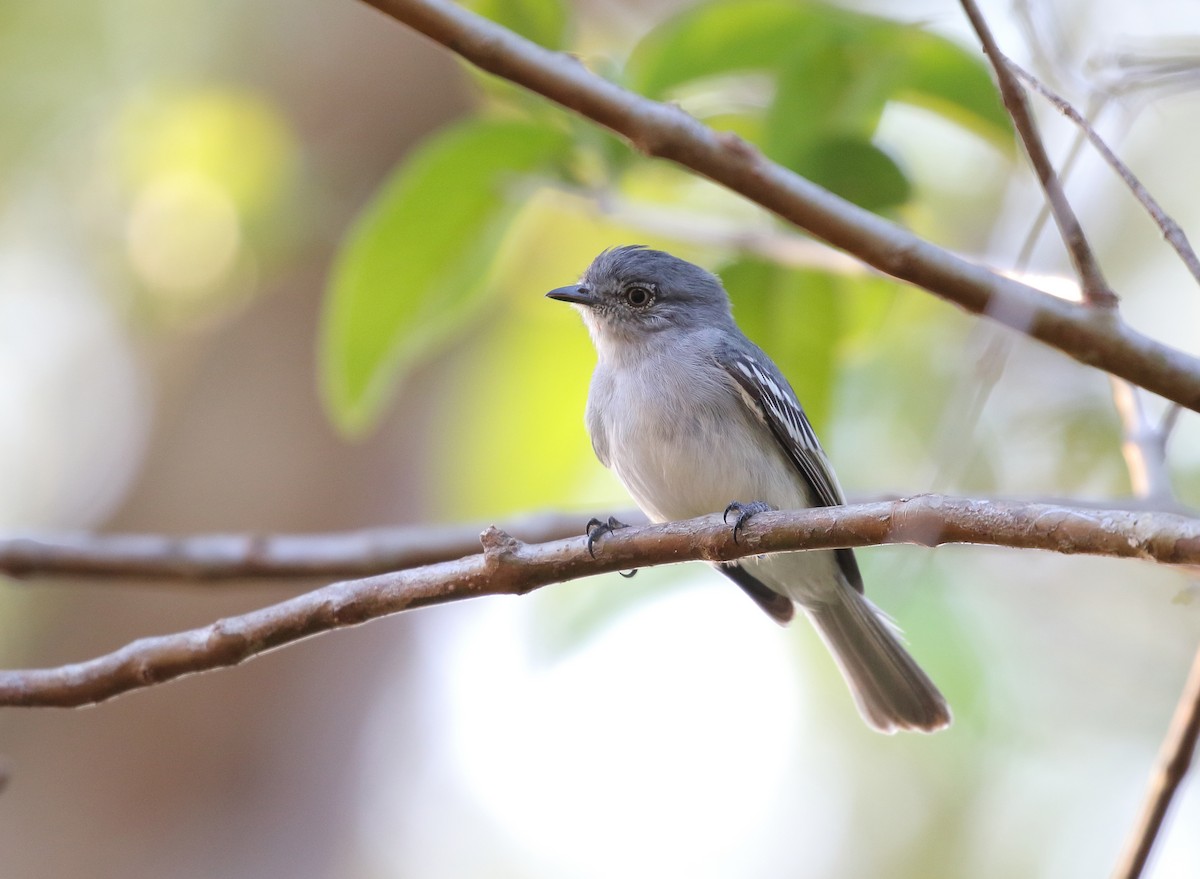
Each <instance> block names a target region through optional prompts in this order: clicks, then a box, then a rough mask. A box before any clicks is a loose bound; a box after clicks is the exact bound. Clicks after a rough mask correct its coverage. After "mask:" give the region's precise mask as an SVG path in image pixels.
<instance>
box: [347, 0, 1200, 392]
mask: <svg viewBox="0 0 1200 879" xmlns="http://www.w3.org/2000/svg"><path fill="white" fill-rule="evenodd" d="M364 2H367V3H369V4H370V5H371V6H374V7H375V8H377V9H379V10H381V11H382V12H384V13H386V14H388V15H390V16H392V17H393V18H396V19H398V20H399V21H401V22H403V23H405V24H407V25H409V26H410V27H412V28H413V29H415V30H417V31H419V32H421V33H423V34H425V35H426V36H427V37H429V38H430V39H433V40H435V41H437V42H439V43H441V44H443V45H444V46H446V47H447V48H449V49H450V50H451V51H454V52H456V53H458V54H459V55H461V56H462V57H463V58H465V59H466V60H468V61H470V62H471V63H473V64H475V65H477V66H478V67H480V68H482V69H483V70H486V71H488V72H489V73H493V74H495V75H497V76H500V77H503V78H504V79H507V80H509V81H511V82H514V83H516V84H518V85H521V86H523V87H525V88H527V89H529V90H530V91H533V92H537V93H538V94H541V95H543V96H544V97H546V98H549V99H550V100H552V101H555V102H557V103H559V104H561V105H562V106H564V107H566V108H567V109H569V110H572V111H574V112H575V113H578V114H579V115H581V116H584V117H586V118H588V119H591V120H593V121H594V122H596V123H598V124H600V125H602V126H604V127H606V128H609V129H611V130H612V131H614V132H616V133H618V134H620V135H623V136H624V137H626V138H627V139H628V140H629V141H630V142H632V143H633V145H634V146H635V147H636V148H638V149H640V150H642V151H643V152H644V153H646V154H648V155H651V156H657V157H660V158H664V159H668V160H670V161H673V162H675V163H677V164H679V165H681V166H683V167H686V168H690V169H691V170H693V171H695V172H696V173H698V174H701V175H702V176H704V177H707V178H709V179H710V180H713V181H715V182H717V183H720V184H721V185H723V186H725V187H727V188H729V189H731V190H733V191H734V192H738V193H740V194H741V195H743V196H745V197H746V198H748V199H750V200H751V201H754V202H756V203H758V204H759V205H761V206H763V207H765V208H766V209H767V210H770V211H772V212H774V213H776V214H778V215H779V216H780V217H782V218H783V219H785V220H787V221H789V222H791V223H793V224H795V225H796V226H798V227H799V228H801V229H804V230H805V231H807V232H809V233H810V234H812V235H814V236H816V237H817V238H820V239H821V240H823V241H825V242H827V243H829V244H831V245H833V246H834V247H837V248H838V249H840V250H845V251H847V252H849V253H851V254H853V255H854V256H856V257H857V258H859V259H861V260H862V261H863V262H865V263H867V264H868V265H871V266H874V267H875V268H877V269H879V270H880V271H882V272H884V273H885V274H888V275H891V276H893V277H895V278H899V279H901V280H903V281H908V282H909V283H912V284H915V285H917V286H919V287H923V288H925V289H926V290H929V291H931V292H933V293H935V294H937V295H938V296H941V297H942V298H944V299H946V300H948V301H950V302H953V303H955V304H957V305H959V306H960V307H962V308H964V309H966V310H967V311H969V312H972V313H974V314H979V315H983V316H986V317H988V318H990V319H991V320H994V321H997V322H999V323H1002V324H1004V325H1006V326H1009V327H1011V328H1013V329H1016V330H1018V331H1020V332H1022V333H1025V334H1027V335H1029V336H1031V337H1033V338H1035V339H1038V340H1040V341H1042V342H1044V343H1046V344H1047V345H1050V346H1052V347H1054V348H1057V349H1058V350H1060V351H1062V352H1064V353H1066V354H1068V355H1069V356H1071V357H1073V358H1075V359H1076V360H1078V361H1080V362H1081V363H1085V364H1088V365H1090V366H1096V367H1099V368H1101V369H1103V370H1105V371H1106V372H1110V373H1112V374H1114V375H1117V376H1120V377H1122V378H1125V379H1127V380H1129V381H1131V382H1133V383H1134V384H1137V385H1140V386H1141V387H1144V388H1146V389H1147V390H1149V391H1153V392H1154V393H1156V394H1159V395H1160V396H1162V397H1165V398H1167V399H1168V400H1173V401H1175V402H1177V403H1179V404H1180V405H1182V406H1185V407H1187V408H1189V409H1193V410H1196V411H1200V359H1197V358H1196V357H1193V356H1191V355H1189V354H1185V353H1184V352H1182V351H1178V350H1176V349H1173V348H1169V347H1167V346H1165V345H1162V344H1159V343H1158V342H1155V341H1154V340H1152V339H1150V338H1148V337H1146V336H1143V335H1141V334H1140V333H1137V332H1135V331H1134V330H1132V329H1131V328H1130V327H1129V326H1127V325H1126V324H1125V323H1124V322H1123V321H1121V319H1120V318H1119V316H1117V315H1116V314H1113V313H1112V312H1111V310H1110V309H1088V308H1083V307H1080V306H1079V305H1078V304H1076V303H1070V302H1064V301H1062V300H1060V299H1056V298H1055V297H1053V296H1049V295H1047V294H1045V293H1042V292H1041V291H1038V290H1035V289H1033V288H1032V287H1029V286H1027V285H1025V284H1021V283H1019V282H1017V281H1014V280H1012V279H1009V278H1004V277H1001V276H999V275H997V274H995V273H994V272H991V271H989V270H987V269H985V268H983V267H982V266H979V265H975V264H973V263H970V262H968V261H966V260H964V259H962V258H960V257H958V256H955V255H954V254H952V253H950V252H948V251H946V250H944V249H942V248H939V247H937V246H935V245H933V244H930V243H928V242H926V241H923V240H921V239H920V238H917V237H916V236H915V235H913V234H912V233H910V232H908V231H907V230H904V229H901V228H900V227H899V226H896V225H895V224H893V223H890V222H888V221H887V220H885V219H883V218H882V217H879V216H877V215H875V214H872V213H871V212H869V211H866V210H863V209H862V208H859V207H857V206H856V205H852V204H850V203H849V202H847V201H844V200H843V199H840V198H838V197H837V196H834V195H833V194H831V193H829V192H827V191H826V190H824V189H822V188H821V187H819V186H817V185H816V184H814V183H812V182H810V181H808V180H805V179H804V178H802V177H800V176H798V175H796V174H794V173H793V172H791V171H789V170H787V169H786V168H783V167H781V166H779V165H777V164H775V163H773V162H771V161H769V160H767V159H766V158H765V157H764V156H763V155H762V154H761V153H760V152H759V151H758V150H757V149H755V148H754V147H753V146H751V145H749V144H747V143H746V142H745V141H743V140H741V139H740V138H738V137H736V136H734V135H732V134H728V133H723V134H718V133H717V132H715V131H713V130H712V129H710V128H708V127H707V126H705V125H703V124H701V123H700V122H699V121H697V120H696V119H694V118H692V117H691V116H689V115H688V114H687V113H685V112H684V111H683V110H681V109H680V108H678V107H675V106H672V105H668V104H661V103H658V102H656V101H651V100H649V99H647V98H643V97H641V96H639V95H635V94H633V93H632V92H629V91H626V90H625V89H622V88H621V87H619V86H617V85H614V84H613V83H611V82H608V81H607V80H605V79H602V78H601V77H599V76H597V75H596V74H594V73H592V72H590V71H589V70H587V69H586V68H585V67H584V66H583V65H582V64H580V63H579V61H577V60H576V59H574V58H572V57H570V56H568V55H565V54H562V53H559V52H551V51H549V50H547V49H543V48H542V47H540V46H538V45H536V44H534V43H531V42H529V41H528V40H525V39H523V38H521V37H518V36H517V35H516V34H513V33H511V32H510V31H508V30H506V29H504V28H503V27H500V26H498V25H496V24H493V23H492V22H490V21H488V20H487V19H484V18H481V17H480V16H478V15H475V14H474V13H472V12H469V11H468V10H466V9H463V8H461V7H459V6H456V5H454V4H452V3H448V2H445V0H364Z"/></svg>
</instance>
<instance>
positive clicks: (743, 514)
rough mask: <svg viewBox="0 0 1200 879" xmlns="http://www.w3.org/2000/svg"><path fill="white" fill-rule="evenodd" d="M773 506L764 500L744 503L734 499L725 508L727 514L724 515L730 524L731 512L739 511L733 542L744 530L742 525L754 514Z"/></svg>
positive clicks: (734, 527) (736, 540)
mask: <svg viewBox="0 0 1200 879" xmlns="http://www.w3.org/2000/svg"><path fill="white" fill-rule="evenodd" d="M770 509H773V507H772V506H771V505H770V504H768V503H765V502H763V501H753V502H751V503H748V504H743V503H741V502H740V501H734V502H733V503H731V504H730V505H729V506H727V507H726V508H725V515H724V516H723V517H722V518H723V519H724V521H725V524H727V525H728V524H729V514H730V513H737V520H736V521H735V522H734V523H733V542H734V543H737V542H738V532H739V531H741V530H742V526H743V525H745V524H746V523H747V522H749V521H750V518H751V517H752V516H756V515H758V514H759V513H765V512H767V510H770Z"/></svg>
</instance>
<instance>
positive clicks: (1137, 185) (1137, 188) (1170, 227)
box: [1008, 60, 1200, 283]
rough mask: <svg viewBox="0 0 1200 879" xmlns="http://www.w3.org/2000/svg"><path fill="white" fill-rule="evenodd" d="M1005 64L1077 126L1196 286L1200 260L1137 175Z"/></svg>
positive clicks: (1029, 78)
mask: <svg viewBox="0 0 1200 879" xmlns="http://www.w3.org/2000/svg"><path fill="white" fill-rule="evenodd" d="M1008 64H1009V66H1010V67H1011V68H1012V70H1013V72H1014V73H1016V75H1017V76H1019V77H1021V79H1023V80H1025V81H1026V82H1027V83H1029V85H1030V87H1031V88H1032V89H1033V90H1034V91H1036V92H1037V93H1038V94H1040V95H1041V96H1042V97H1043V98H1045V99H1046V100H1047V101H1049V102H1050V103H1051V104H1053V105H1054V107H1055V109H1057V110H1058V112H1060V113H1062V114H1063V115H1064V116H1066V117H1067V118H1068V119H1070V120H1071V121H1072V122H1074V123H1075V125H1076V126H1078V128H1079V130H1080V131H1081V132H1083V134H1084V136H1085V137H1087V139H1088V141H1089V142H1090V143H1091V144H1092V146H1093V147H1094V148H1095V150H1096V152H1098V153H1099V154H1100V157H1101V158H1102V159H1104V161H1105V162H1107V163H1108V166H1109V167H1110V168H1112V169H1113V171H1115V172H1116V174H1117V176H1118V177H1120V178H1121V180H1122V181H1123V182H1124V183H1125V186H1126V187H1128V189H1129V191H1130V192H1131V193H1133V197H1134V198H1135V199H1137V201H1138V203H1139V204H1140V205H1141V206H1142V207H1143V208H1145V210H1146V213H1148V214H1149V215H1150V217H1151V219H1153V220H1154V222H1155V223H1156V224H1157V225H1158V228H1159V230H1160V231H1161V232H1162V235H1163V238H1165V239H1166V240H1167V243H1168V244H1170V245H1171V247H1172V248H1173V249H1174V250H1175V253H1177V254H1178V255H1179V258H1180V260H1182V261H1183V264H1184V265H1185V266H1186V267H1187V270H1188V271H1189V272H1191V274H1192V277H1193V278H1195V279H1196V281H1197V282H1198V283H1200V258H1198V257H1197V256H1196V251H1195V250H1193V249H1192V245H1191V242H1189V241H1188V237H1187V234H1186V233H1185V232H1184V231H1183V229H1182V227H1180V225H1179V224H1178V223H1176V222H1175V220H1174V219H1173V218H1172V217H1171V215H1170V214H1168V213H1167V212H1166V211H1165V210H1163V207H1162V205H1160V204H1159V203H1158V200H1157V199H1155V198H1154V196H1152V195H1151V194H1150V191H1149V190H1148V189H1146V187H1145V186H1144V185H1143V184H1142V181H1141V180H1139V179H1138V177H1137V175H1136V174H1134V173H1133V171H1131V170H1130V168H1129V166H1128V165H1126V164H1125V163H1124V162H1122V161H1121V159H1120V158H1119V157H1118V156H1117V154H1116V153H1114V152H1113V151H1112V150H1111V149H1110V148H1109V146H1108V144H1107V143H1105V142H1104V139H1103V138H1102V137H1100V134H1099V132H1097V131H1096V129H1095V127H1094V126H1093V125H1092V124H1091V123H1090V122H1088V120H1087V119H1086V118H1085V117H1084V116H1083V114H1082V113H1080V112H1079V111H1078V110H1076V109H1075V108H1074V107H1073V106H1071V103H1070V102H1069V101H1068V100H1067V99H1066V98H1064V97H1063V96H1062V95H1060V94H1058V93H1057V92H1055V91H1054V90H1053V89H1051V88H1050V87H1049V86H1048V85H1046V84H1045V83H1044V82H1042V81H1041V80H1040V79H1038V78H1037V77H1036V76H1034V75H1033V74H1032V73H1030V72H1029V71H1028V70H1025V69H1023V68H1022V67H1021V66H1020V65H1019V64H1017V63H1016V62H1014V61H1012V60H1009V62H1008Z"/></svg>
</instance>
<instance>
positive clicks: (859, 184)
mask: <svg viewBox="0 0 1200 879" xmlns="http://www.w3.org/2000/svg"><path fill="white" fill-rule="evenodd" d="M781 161H783V163H784V164H786V165H788V166H789V167H791V168H793V169H794V170H795V171H796V172H798V173H800V174H803V175H804V176H805V177H807V178H808V179H809V180H812V181H813V182H814V183H819V184H820V185H821V186H824V187H825V188H826V189H828V190H829V191H831V192H835V193H837V194H838V195H840V196H841V197H842V198H844V199H847V200H849V201H852V202H854V203H855V204H857V205H859V206H860V207H864V208H867V209H868V210H872V211H882V210H886V209H888V208H893V207H897V206H899V205H902V204H904V203H905V202H906V201H908V199H909V197H910V196H911V195H912V186H911V185H910V184H909V181H908V177H907V176H906V175H905V174H904V171H903V170H901V168H900V166H899V165H897V164H896V162H895V160H894V159H892V157H891V156H889V155H888V154H887V153H885V152H884V151H883V150H881V149H880V148H879V147H877V146H875V145H874V144H873V143H871V142H870V141H866V140H859V139H857V138H854V137H836V136H835V137H828V138H825V139H823V140H820V141H818V142H817V143H814V144H811V145H810V146H808V147H807V148H806V149H804V150H803V151H801V152H799V153H798V154H796V155H793V156H789V157H787V158H785V159H781Z"/></svg>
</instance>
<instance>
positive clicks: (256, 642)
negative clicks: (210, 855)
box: [0, 495, 1200, 707]
mask: <svg viewBox="0 0 1200 879" xmlns="http://www.w3.org/2000/svg"><path fill="white" fill-rule="evenodd" d="M481 540H482V543H483V549H484V551H483V553H481V554H476V555H472V556H468V557H466V558H462V559H458V560H456V561H449V562H441V563H438V564H434V565H427V566H425V567H420V568H413V569H410V570H407V571H401V572H398V573H391V574H382V575H379V576H375V577H369V578H366V579H362V580H350V581H346V582H342V583H335V584H333V585H331V586H326V587H324V588H321V589H317V590H315V591H313V592H308V593H306V594H304V595H300V596H297V597H295V598H291V599H289V600H287V601H283V602H280V603H278V604H274V605H271V606H270V607H266V608H263V609H261V610H256V611H252V612H250V613H247V614H244V615H242V616H238V617H231V618H228V619H224V620H218V621H217V622H215V623H213V624H211V625H208V626H205V627H203V628H200V629H193V630H190V631H186V632H179V633H177V634H173V635H164V636H160V637H156V638H144V639H141V640H139V641H134V642H132V643H131V644H128V645H126V646H125V647H122V648H121V649H119V650H116V651H114V652H113V653H109V654H107V655H105V656H101V657H98V658H95V659H91V660H88V661H85V662H80V663H75V664H71V665H65V666H61V667H59V668H50V669H31V670H20V671H0V705H14V706H15V705H21V706H34V705H38V706H61V707H74V706H80V705H90V704H94V703H97V702H102V701H104V700H106V699H110V698H112V697H114V696H117V695H120V694H121V693H125V692H127V691H129V690H135V689H140V688H143V687H148V686H152V685H154V684H158V683H162V682H163V681H167V680H171V679H172V678H177V677H180V676H182V675H187V674H192V673H196V672H201V671H208V670H211V669H215V668H222V667H226V666H233V665H237V664H239V663H241V662H244V661H245V660H247V659H250V658H251V657H254V656H257V655H258V654H260V653H263V652H265V651H267V650H270V649H272V648H275V647H279V646H282V645H284V644H289V643H291V642H294V641H299V640H301V639H303V638H307V637H309V636H312V635H316V634H318V633H320V632H326V631H331V630H333V629H339V628H344V627H346V626H353V625H358V624H359V623H364V622H367V621H368V620H371V619H376V618H378V617H383V616H388V615H390V614H394V613H398V612H400V611H404V610H411V609H413V608H417V607H424V606H426V605H431V604H441V603H444V602H449V601H457V600H461V599H465V598H473V597H476V596H480V595H522V594H525V593H527V592H530V591H532V590H533V589H537V588H539V587H542V586H546V585H549V584H551V583H561V582H564V581H567V580H575V579H579V578H581V577H586V576H590V575H592V574H600V573H606V572H611V571H623V570H628V569H629V568H637V567H648V566H651V565H661V564H669V563H675V562H683V561H691V560H705V561H728V560H731V559H735V558H741V557H743V556H747V555H757V554H760V553H766V552H778V551H782V550H795V549H822V548H832V547H840V546H867V545H870V544H882V543H914V544H919V545H923V546H938V545H941V544H945V543H979V544H991V545H997V546H1009V547H1015V548H1023V549H1044V550H1051V551H1054V552H1061V553H1088V554H1094V555H1107V556H1117V557H1122V558H1139V559H1146V560H1151V561H1157V562H1163V563H1167V564H1200V519H1194V518H1187V517H1183V516H1176V515H1172V514H1169V513H1132V512H1128V511H1121V510H1087V509H1079V508H1072V507H1064V506H1053V505H1048V504H1026V503H1005V502H998V501H978V500H968V499H962V498H949V497H943V496H939V495H922V496H919V497H915V498H911V499H907V500H898V501H889V502H880V503H867V504H856V505H853V506H845V507H825V508H819V509H813V510H804V511H799V512H768V513H761V514H759V515H757V516H755V517H754V518H753V519H751V520H750V521H749V522H748V523H747V524H746V525H745V526H744V527H743V529H742V530H741V531H740V532H739V542H734V540H733V532H732V529H731V528H730V527H729V526H728V525H726V524H725V523H724V522H723V521H722V519H721V516H720V515H716V514H714V515H711V516H705V517H702V518H698V519H691V520H688V521H686V522H674V523H667V524H663V525H646V526H631V527H629V528H624V529H620V530H618V531H616V532H614V533H612V534H609V535H606V536H605V537H604V538H603V539H602V540H601V541H600V543H599V544H597V558H595V559H593V558H592V557H591V556H590V555H589V554H588V551H587V547H586V543H587V541H586V539H585V538H584V537H582V536H580V537H576V538H573V539H570V540H559V541H554V542H550V543H543V544H537V545H534V544H526V543H522V542H520V541H518V540H517V539H516V538H514V537H511V536H509V535H508V534H506V533H505V532H503V531H501V530H499V529H497V528H489V529H487V530H486V531H484V533H483V535H482V537H481Z"/></svg>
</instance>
